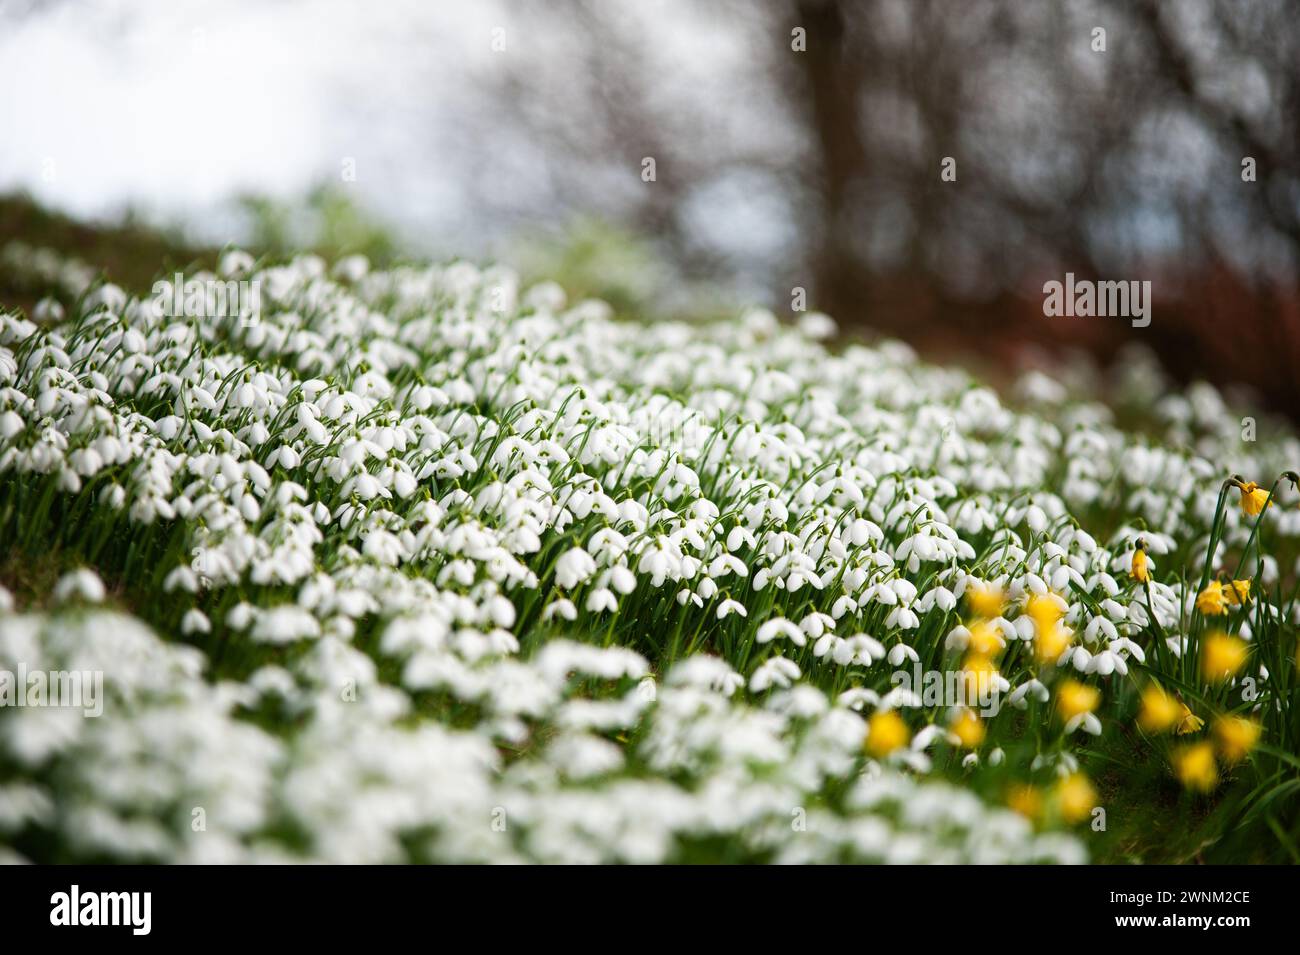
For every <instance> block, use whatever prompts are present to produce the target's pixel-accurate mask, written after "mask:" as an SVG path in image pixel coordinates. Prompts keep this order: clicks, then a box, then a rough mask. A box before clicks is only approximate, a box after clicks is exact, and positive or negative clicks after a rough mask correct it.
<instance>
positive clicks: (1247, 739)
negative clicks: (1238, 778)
mask: <svg viewBox="0 0 1300 955" xmlns="http://www.w3.org/2000/svg"><path fill="white" fill-rule="evenodd" d="M1261 729H1262V727H1260V725H1259V724H1258V723H1256V722H1255V721H1254V720H1251V719H1247V718H1246V717H1244V716H1221V717H1220V718H1219V719H1217V720H1215V721H1214V735H1215V737H1216V738H1217V739H1218V741H1219V752H1220V753H1221V754H1222V755H1223V761H1224V762H1225V763H1227V764H1228V765H1229V766H1231V765H1233V764H1234V763H1239V762H1241V761H1242V760H1243V759H1245V758H1246V754H1247V753H1249V752H1250V751H1251V750H1252V749H1254V748H1255V744H1256V743H1257V742H1259V734H1260V731H1261Z"/></svg>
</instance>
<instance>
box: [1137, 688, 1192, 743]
mask: <svg viewBox="0 0 1300 955" xmlns="http://www.w3.org/2000/svg"><path fill="white" fill-rule="evenodd" d="M1182 715H1183V714H1182V711H1181V709H1180V708H1179V704H1178V701H1177V700H1175V699H1174V698H1173V697H1172V696H1170V695H1169V694H1168V693H1166V692H1165V691H1164V690H1163V689H1161V688H1160V686H1159V685H1158V684H1155V683H1152V684H1150V685H1149V686H1147V688H1146V689H1145V690H1143V691H1142V712H1141V713H1139V714H1138V726H1140V727H1142V729H1143V730H1144V731H1146V732H1148V733H1164V732H1166V731H1167V730H1170V729H1173V727H1174V726H1175V725H1176V724H1177V723H1178V722H1179V721H1180V720H1181V719H1182Z"/></svg>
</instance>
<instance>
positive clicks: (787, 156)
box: [473, 0, 1300, 409]
mask: <svg viewBox="0 0 1300 955" xmlns="http://www.w3.org/2000/svg"><path fill="white" fill-rule="evenodd" d="M509 9H510V11H511V16H512V20H511V21H510V22H511V23H512V24H513V26H512V30H513V31H514V34H515V36H516V37H519V36H524V37H527V38H528V42H526V43H524V42H517V44H516V46H515V47H514V51H513V53H512V54H511V55H510V56H508V57H502V58H500V59H498V60H493V61H491V62H490V63H489V64H488V65H487V66H486V67H484V70H483V72H482V74H481V75H480V76H479V79H480V81H481V82H482V84H483V86H484V87H485V88H495V89H496V91H497V95H496V96H495V97H494V98H493V100H492V105H491V107H490V108H489V109H487V110H485V111H483V113H482V115H481V118H480V121H479V124H478V126H477V128H476V129H475V130H474V131H473V135H476V136H477V137H478V138H479V150H478V151H477V152H482V153H484V154H487V155H491V154H492V153H493V151H494V150H495V151H497V152H498V154H499V152H500V150H501V148H502V147H501V144H502V137H503V135H504V134H503V130H508V131H509V133H508V135H509V136H511V137H513V138H514V141H515V142H516V144H517V145H518V148H517V149H515V150H512V151H510V154H509V155H510V157H511V158H510V159H509V160H505V161H506V162H509V163H510V164H511V169H512V170H513V174H514V175H515V176H517V177H522V178H523V179H524V180H526V181H527V183H528V188H527V189H525V190H524V191H526V192H527V194H528V195H530V196H532V197H534V200H535V201H536V207H535V208H536V209H537V210H541V211H542V212H541V214H545V215H552V214H553V212H554V209H556V208H560V209H564V210H570V211H572V210H580V211H583V212H589V213H593V214H598V215H601V216H603V217H605V218H608V219H610V220H613V221H617V222H622V223H627V224H629V225H631V226H632V227H634V228H636V229H637V230H639V231H642V232H644V233H645V234H648V235H651V236H653V237H655V239H656V240H657V241H658V242H660V243H662V244H663V246H664V247H665V248H666V249H667V250H668V251H669V253H670V254H671V256H672V257H673V258H674V259H675V260H676V261H677V262H678V263H680V264H681V265H682V267H683V269H684V270H685V271H686V272H687V273H688V274H693V275H708V274H717V273H719V272H724V273H725V272H728V271H730V272H738V273H741V275H742V278H743V277H745V275H746V274H748V276H749V277H750V278H751V279H752V278H754V277H755V275H757V276H759V284H761V285H762V286H763V287H764V290H765V291H766V293H767V295H768V296H769V297H770V298H771V300H773V301H774V302H775V303H776V304H777V305H778V306H782V305H786V304H788V303H789V301H790V289H791V288H792V287H794V286H802V287H806V288H809V290H810V292H811V293H812V294H811V297H810V305H811V306H813V307H820V308H824V309H825V310H827V311H829V312H831V314H833V315H835V316H836V317H838V318H840V319H841V320H844V321H848V322H857V321H869V322H870V323H871V324H873V325H875V326H877V327H879V328H882V329H883V330H885V331H887V332H894V333H900V334H905V335H906V336H907V337H909V338H912V339H913V340H920V341H921V343H922V344H923V345H924V344H929V345H931V346H934V347H944V346H947V345H951V344H953V343H958V344H960V345H963V346H965V347H969V346H970V345H971V344H976V345H978V346H979V347H980V348H981V349H983V350H986V351H990V352H991V353H992V354H994V355H1002V356H1012V357H1013V353H1018V352H1019V350H1020V349H1021V347H1022V346H1023V345H1024V344H1025V343H1030V344H1032V343H1041V342H1057V343H1066V344H1082V345H1084V346H1086V347H1089V348H1090V349H1092V350H1093V351H1094V352H1095V353H1098V354H1100V355H1102V356H1103V357H1106V356H1109V355H1111V354H1113V353H1114V352H1115V350H1116V349H1118V348H1119V347H1121V346H1122V345H1123V344H1124V343H1125V342H1126V341H1129V340H1132V339H1133V338H1135V337H1136V338H1137V339H1138V340H1140V341H1143V342H1145V343H1146V344H1148V345H1150V346H1152V347H1153V348H1155V349H1156V350H1157V351H1158V352H1159V353H1160V354H1161V355H1162V357H1163V358H1164V359H1165V360H1166V361H1167V363H1168V364H1169V365H1170V366H1171V368H1172V369H1173V370H1174V371H1175V372H1178V373H1181V374H1183V375H1184V376H1189V375H1194V374H1208V375H1211V376H1212V377H1219V378H1223V377H1225V376H1226V377H1233V378H1238V379H1248V380H1250V381H1252V382H1253V383H1254V384H1256V385H1257V386H1258V387H1260V388H1261V389H1262V390H1263V391H1265V392H1266V393H1267V394H1268V395H1269V396H1270V397H1271V398H1272V399H1273V400H1274V401H1275V402H1276V403H1280V404H1282V405H1284V406H1287V405H1290V406H1293V407H1295V408H1297V409H1300V400H1297V397H1298V396H1300V390H1297V386H1296V385H1295V384H1294V383H1293V381H1292V378H1293V375H1292V374H1291V369H1292V368H1293V367H1294V366H1295V363H1296V360H1297V358H1300V295H1298V294H1297V283H1298V276H1300V75H1298V74H1300V17H1297V16H1296V13H1295V8H1294V5H1293V4H1291V3H1289V2H1286V0H1253V2H1251V3H1231V2H1218V3H1214V2H1207V0H1187V2H1180V3H1161V2H1158V0H1093V2H1083V3H1080V2H1073V0H1071V2H1067V0H1044V2H1038V3H1032V4H1028V3H1021V2H1016V0H966V2H963V3H960V4H953V3H951V2H942V0H854V2H849V0H768V2H766V3H760V4H750V3H741V2H723V3H710V4H705V3H703V2H663V0H661V2H659V3H653V4H636V5H631V6H629V5H616V4H606V3H598V2H595V0H561V2H558V3H550V4H547V5H546V7H545V9H544V10H542V9H539V8H537V7H535V6H532V5H529V6H523V5H518V6H515V5H509ZM796 30H799V31H802V35H801V40H800V42H795V38H794V35H793V34H792V31H796ZM665 37H668V38H670V40H671V42H668V41H666V40H665ZM477 152H476V154H477ZM644 157H654V158H655V159H656V166H657V178H656V180H655V181H654V182H650V183H647V182H643V181H642V180H641V178H640V176H639V173H640V170H641V162H642V159H643V158H644ZM946 159H950V160H951V162H950V163H949V164H948V168H949V169H950V170H951V171H952V172H954V173H955V177H951V176H950V177H949V179H951V180H952V181H945V179H944V178H941V171H942V170H943V169H944V168H945V165H944V164H945V160H946ZM500 161H501V160H489V161H488V162H487V163H486V164H485V167H484V169H483V175H482V176H481V177H480V183H481V185H482V188H483V189H484V192H485V194H486V195H487V197H488V199H487V201H488V202H489V204H490V202H491V196H492V195H493V194H495V195H497V196H502V192H501V190H500V189H499V188H494V184H498V185H499V183H500V181H501V180H500V176H501V175H502V169H501V167H500V165H499V164H498V163H499V162H500ZM1247 167H1249V171H1248V169H1247ZM1252 173H1253V179H1252V176H1251V174H1252ZM503 198H504V200H505V203H504V208H503V210H502V211H505V212H507V213H508V212H509V211H513V212H514V213H516V214H518V213H520V212H521V207H520V205H519V204H518V203H517V201H516V200H515V198H514V196H513V194H505V195H504V196H503ZM523 214H524V215H525V216H526V215H527V214H528V213H527V212H524V213H523ZM727 222H731V223H739V224H738V225H736V226H734V227H733V228H731V229H730V230H728V229H727V228H726V226H725V224H726V223H727ZM751 223H756V225H755V226H753V227H751ZM1066 271H1071V272H1074V273H1075V274H1076V275H1077V276H1078V277H1079V278H1099V279H1147V280H1150V281H1152V283H1153V286H1154V294H1155V298H1156V302H1155V311H1154V322H1153V324H1152V325H1151V326H1150V327H1149V328H1145V329H1133V328H1130V327H1129V324H1128V323H1127V322H1125V321H1123V320H1122V319H1059V318H1057V319H1050V318H1047V317H1045V316H1044V315H1043V312H1042V303H1043V292H1042V286H1043V283H1044V282H1045V281H1047V280H1049V279H1058V280H1059V279H1061V278H1062V277H1063V275H1064V273H1065V272H1066ZM751 284H753V283H752V282H751ZM1228 329H1231V333H1229V332H1228ZM991 332H992V333H996V334H992V335H991V334H990V333H991Z"/></svg>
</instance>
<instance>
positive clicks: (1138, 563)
mask: <svg viewBox="0 0 1300 955" xmlns="http://www.w3.org/2000/svg"><path fill="white" fill-rule="evenodd" d="M1129 573H1130V574H1132V575H1133V579H1134V580H1136V581H1137V582H1138V583H1140V584H1145V583H1146V582H1147V581H1148V580H1150V579H1151V566H1150V562H1149V561H1148V560H1147V552H1146V551H1144V550H1135V551H1133V564H1132V566H1131V567H1130V568H1129Z"/></svg>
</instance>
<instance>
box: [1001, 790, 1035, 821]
mask: <svg viewBox="0 0 1300 955" xmlns="http://www.w3.org/2000/svg"><path fill="white" fill-rule="evenodd" d="M1007 805H1008V806H1009V807H1010V808H1011V809H1012V810H1013V811H1014V812H1018V813H1020V815H1022V816H1024V817H1025V818H1026V819H1035V820H1036V819H1038V818H1039V817H1040V816H1042V814H1043V796H1042V793H1040V792H1039V791H1038V790H1037V789H1036V788H1035V787H1033V786H1012V787H1011V790H1010V791H1009V792H1008V793H1007Z"/></svg>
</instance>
